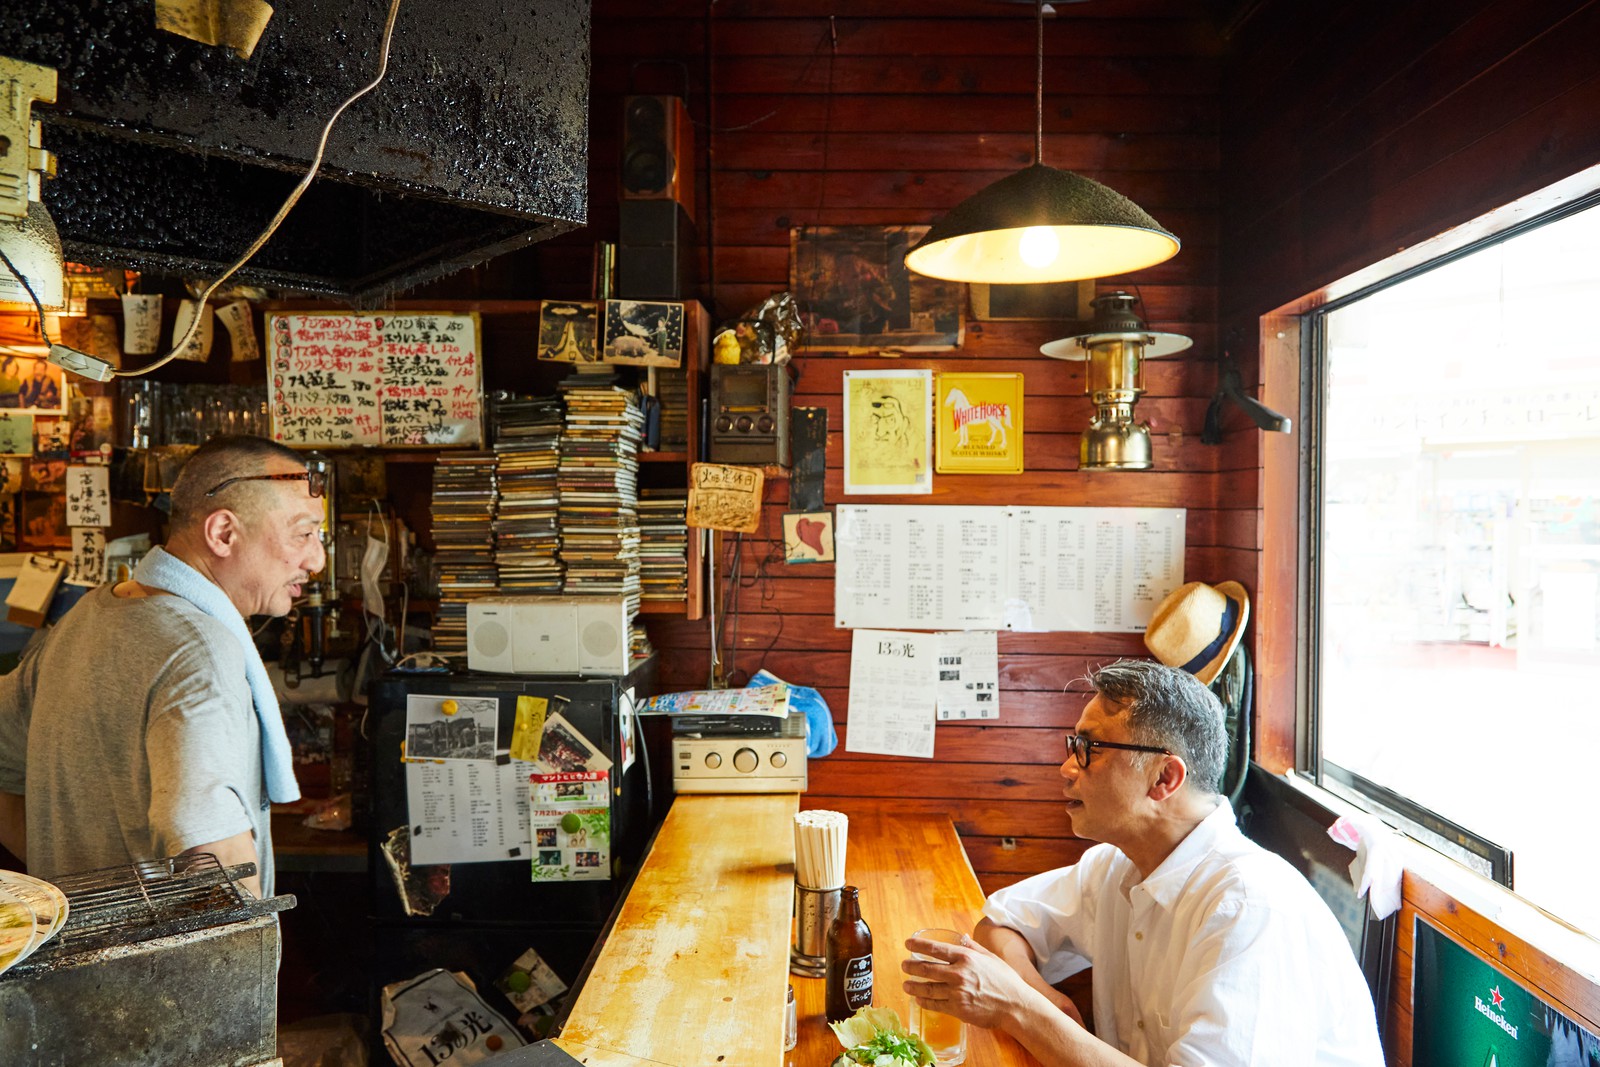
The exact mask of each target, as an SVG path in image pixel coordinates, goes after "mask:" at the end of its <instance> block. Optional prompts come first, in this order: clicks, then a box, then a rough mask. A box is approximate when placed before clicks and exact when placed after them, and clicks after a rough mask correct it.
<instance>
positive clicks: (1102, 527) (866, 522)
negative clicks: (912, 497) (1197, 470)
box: [834, 505, 1186, 633]
mask: <svg viewBox="0 0 1600 1067" xmlns="http://www.w3.org/2000/svg"><path fill="white" fill-rule="evenodd" d="M1185 518H1186V514H1185V512H1184V510H1183V509H1182V508H1038V507H939V506H936V505H934V506H930V505H913V506H905V507H902V506H893V505H879V506H865V505H863V506H855V507H851V506H841V507H840V508H839V509H838V513H837V517H836V520H835V524H836V533H835V545H836V546H837V552H838V562H837V565H836V569H835V581H834V624H835V625H836V626H840V627H849V628H856V627H875V628H881V629H890V628H900V627H904V628H913V629H928V630H940V629H943V630H1000V629H1007V630H1015V631H1116V632H1130V633H1134V632H1139V631H1142V630H1143V629H1144V628H1145V627H1146V626H1147V625H1149V622H1150V616H1151V614H1152V613H1153V612H1154V610H1155V607H1156V605H1157V604H1159V603H1160V602H1161V600H1162V598H1163V597H1165V596H1166V595H1167V594H1168V593H1170V592H1171V591H1172V590H1174V589H1176V588H1177V587H1178V586H1180V585H1182V584H1183V554H1184V547H1185V538H1184V522H1185Z"/></svg>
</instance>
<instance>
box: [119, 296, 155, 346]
mask: <svg viewBox="0 0 1600 1067" xmlns="http://www.w3.org/2000/svg"><path fill="white" fill-rule="evenodd" d="M160 343H161V294H160V293H123V294H122V350H123V351H124V352H126V353H127V354H128V355H130V356H153V355H155V352H156V346H157V345H159V344H160Z"/></svg>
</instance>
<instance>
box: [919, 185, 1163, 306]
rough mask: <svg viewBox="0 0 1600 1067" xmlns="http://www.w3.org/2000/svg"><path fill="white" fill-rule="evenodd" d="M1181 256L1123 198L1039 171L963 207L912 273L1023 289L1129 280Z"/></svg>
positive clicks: (934, 235)
mask: <svg viewBox="0 0 1600 1067" xmlns="http://www.w3.org/2000/svg"><path fill="white" fill-rule="evenodd" d="M1177 252H1178V239H1177V238H1176V237H1174V236H1173V235H1172V234H1170V233H1168V232H1167V231H1166V230H1164V229H1162V228H1161V224H1160V223H1158V222H1156V220H1155V219H1153V218H1151V217H1150V216H1149V215H1148V214H1147V213H1146V212H1145V211H1144V209H1143V208H1141V207H1139V205H1137V204H1135V203H1134V202H1133V201H1132V200H1129V199H1128V198H1127V197H1125V196H1123V195H1122V194H1121V193H1119V192H1117V191H1115V190H1114V189H1110V188H1107V187H1106V186H1104V185H1101V184H1100V183H1099V182H1097V181H1093V180H1092V179H1089V178H1085V177H1083V176H1082V175H1080V174H1073V173H1072V172H1071V171H1065V170H1057V169H1056V168H1055V167H1050V166H1046V165H1045V164H1043V163H1035V164H1033V165H1032V166H1031V167H1028V168H1027V169H1026V170H1021V171H1018V172H1017V173H1016V174H1013V175H1011V176H1010V177H1006V178H1001V179H1000V180H999V181H997V182H995V183H994V184H993V185H990V186H988V187H986V188H984V189H981V190H979V191H978V192H976V193H974V194H973V195H972V196H970V197H968V198H967V199H965V200H963V201H962V202H961V203H960V204H957V205H956V206H955V208H953V209H952V210H951V211H950V212H949V214H947V215H945V216H944V217H943V218H941V219H939V220H938V221H937V222H935V223H934V224H933V225H932V227H930V228H929V230H928V233H927V235H926V236H924V237H923V238H922V240H921V241H918V242H917V244H916V246H915V247H914V248H912V249H911V251H910V252H907V253H906V266H907V267H908V268H910V269H911V270H914V271H916V272H917V273H918V274H924V275H927V276H928V277H930V278H943V279H945V280H947V281H956V282H987V283H990V284H1000V285H1018V284H1027V283H1032V282H1069V281H1078V280H1081V279H1084V278H1104V277H1107V276H1109V275H1115V274H1126V273H1128V272H1130V271H1136V270H1142V269H1143V268H1145V267H1150V266H1154V265H1155V264H1157V263H1161V262H1164V261H1166V260H1168V259H1171V258H1172V257H1173V256H1174V255H1176V254H1177Z"/></svg>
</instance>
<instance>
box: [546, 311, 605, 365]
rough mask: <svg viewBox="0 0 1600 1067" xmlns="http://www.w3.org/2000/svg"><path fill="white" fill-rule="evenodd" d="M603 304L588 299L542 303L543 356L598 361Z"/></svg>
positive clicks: (561, 359)
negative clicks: (601, 305)
mask: <svg viewBox="0 0 1600 1067" xmlns="http://www.w3.org/2000/svg"><path fill="white" fill-rule="evenodd" d="M599 336H600V305H599V304H595V303H591V302H589V301H587V300H545V301H543V302H541V303H540V304H539V358H540V359H544V360H554V361H556V362H558V363H598V362H600V349H599V347H598V340H599Z"/></svg>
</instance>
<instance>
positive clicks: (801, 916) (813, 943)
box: [789, 811, 850, 978]
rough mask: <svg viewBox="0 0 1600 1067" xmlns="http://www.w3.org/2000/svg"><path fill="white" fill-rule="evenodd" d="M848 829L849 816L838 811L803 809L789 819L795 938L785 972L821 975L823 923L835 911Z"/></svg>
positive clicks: (825, 952)
mask: <svg viewBox="0 0 1600 1067" xmlns="http://www.w3.org/2000/svg"><path fill="white" fill-rule="evenodd" d="M849 827H850V821H849V819H848V818H846V817H845V815H844V814H843V813H842V812H837V811H802V812H800V813H799V814H797V815H796V816H795V817H794V941H793V943H792V945H791V947H790V950H789V970H791V971H793V972H794V973H795V974H800V975H805V976H807V977H810V978H821V977H822V975H823V971H824V969H825V967H826V964H827V955H828V925H829V924H830V923H832V922H833V920H834V918H835V917H837V916H838V914H839V890H840V889H841V888H842V887H843V886H844V857H845V841H846V837H847V834H848V831H849Z"/></svg>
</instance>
